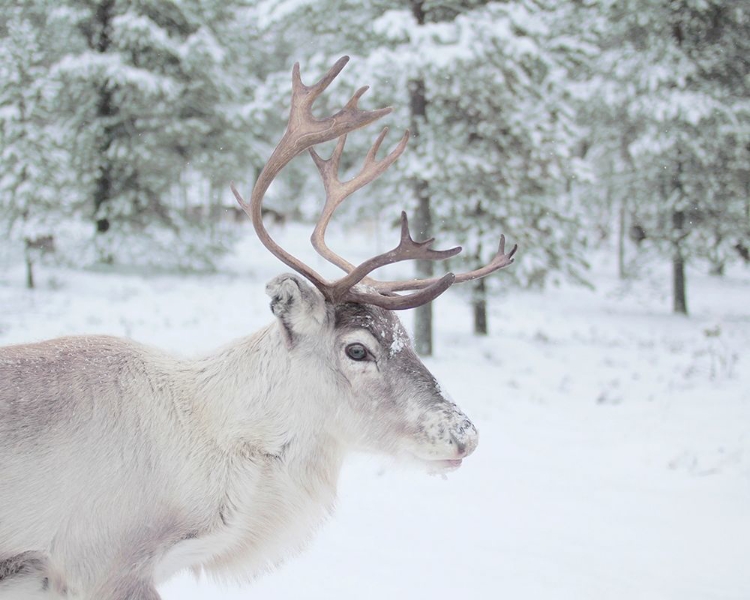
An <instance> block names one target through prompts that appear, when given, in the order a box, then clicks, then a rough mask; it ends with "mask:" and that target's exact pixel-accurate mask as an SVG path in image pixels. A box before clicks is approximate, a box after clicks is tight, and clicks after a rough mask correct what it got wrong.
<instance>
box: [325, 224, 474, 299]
mask: <svg viewBox="0 0 750 600" xmlns="http://www.w3.org/2000/svg"><path fill="white" fill-rule="evenodd" d="M434 241H435V240H434V239H429V240H425V241H423V242H415V241H414V239H413V238H412V237H411V233H410V232H409V220H408V219H407V217H406V213H405V212H402V213H401V240H400V241H399V244H398V246H396V247H395V248H394V249H393V250H389V251H388V252H384V253H383V254H378V255H377V256H374V257H372V258H370V259H368V260H366V261H365V262H363V263H362V264H361V265H359V266H358V267H356V268H354V269H352V270H351V271H350V272H349V273H348V274H347V275H346V276H345V277H342V278H341V279H339V280H338V281H336V282H335V283H334V284H333V287H332V289H331V292H330V295H331V298H333V299H334V300H335V301H339V300H341V299H343V298H345V297H346V295H347V292H349V291H350V290H351V289H352V288H353V287H354V286H355V285H357V284H358V283H359V282H360V281H362V280H363V279H364V278H365V277H366V276H367V275H368V274H369V273H371V272H372V271H374V270H375V269H379V268H380V267H384V266H386V265H391V264H393V263H397V262H401V261H404V260H445V259H446V258H450V257H451V256H455V255H456V254H458V253H459V252H461V247H460V246H456V247H455V248H450V249H448V250H433V249H432V248H430V245H431V244H432V242H434ZM450 275H451V277H450V280H451V284H452V283H453V281H454V279H455V276H454V275H453V274H452V273H451V274H450ZM442 279H445V278H441V279H440V280H439V279H435V280H433V281H430V283H429V284H428V285H426V286H424V287H425V288H428V287H430V286H432V285H434V284H437V283H438V282H439V281H441V280H442ZM445 280H446V281H447V279H445ZM443 283H444V282H443ZM451 284H448V286H450V285H451ZM441 285H442V284H441ZM448 286H446V287H445V288H444V289H443V291H445V289H447V288H448ZM373 287H374V288H375V289H376V290H377V291H378V292H380V291H382V290H381V289H380V285H379V282H374V284H373ZM441 293H442V292H441ZM371 304H375V305H378V306H380V305H381V304H380V303H379V302H377V301H375V300H373V301H372V302H371ZM415 306H416V305H415Z"/></svg>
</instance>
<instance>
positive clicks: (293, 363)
mask: <svg viewBox="0 0 750 600" xmlns="http://www.w3.org/2000/svg"><path fill="white" fill-rule="evenodd" d="M190 372H191V374H192V378H193V381H194V390H195V391H194V397H195V407H194V410H195V413H196V416H198V418H199V420H200V421H201V422H202V426H203V428H204V429H205V430H206V431H205V433H207V434H208V435H209V436H211V437H212V438H214V439H215V440H216V441H217V442H218V443H219V445H220V446H221V447H223V448H226V449H229V448H238V447H244V448H247V449H248V451H255V452H258V453H260V454H265V455H269V456H281V455H284V454H286V455H295V454H297V453H299V454H300V455H302V456H308V455H310V453H311V452H312V453H318V452H323V451H324V450H323V449H324V448H325V449H326V450H325V452H326V453H329V450H328V449H336V452H338V450H337V449H338V446H339V444H338V443H337V442H336V441H335V440H334V438H333V437H332V436H331V435H330V434H329V432H328V428H327V424H328V423H330V421H331V418H330V417H331V415H330V413H331V408H330V401H329V398H328V397H329V396H330V394H326V393H325V391H324V388H325V384H324V382H322V381H321V380H320V378H321V376H325V375H324V373H321V370H320V366H319V365H318V364H317V358H316V357H315V356H314V355H312V354H311V355H310V356H302V357H300V356H294V357H292V355H291V354H290V351H289V349H288V348H287V346H286V343H285V340H284V338H283V335H282V333H281V332H280V331H279V328H278V326H277V325H276V324H275V323H273V324H271V325H269V326H268V327H265V328H264V329H262V330H260V331H258V332H257V333H255V334H254V335H252V336H250V337H246V338H241V339H239V340H235V341H234V342H232V343H230V344H228V345H226V346H224V347H223V348H220V349H219V350H217V351H216V352H214V353H212V354H210V355H208V356H205V357H203V358H200V359H198V360H196V361H193V362H192V363H191V368H190ZM336 452H334V453H336ZM288 458H292V456H288Z"/></svg>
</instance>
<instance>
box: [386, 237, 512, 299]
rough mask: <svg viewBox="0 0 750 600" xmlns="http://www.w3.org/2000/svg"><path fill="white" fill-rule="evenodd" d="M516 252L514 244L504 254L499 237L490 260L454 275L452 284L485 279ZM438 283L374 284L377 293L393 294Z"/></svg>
mask: <svg viewBox="0 0 750 600" xmlns="http://www.w3.org/2000/svg"><path fill="white" fill-rule="evenodd" d="M517 250H518V244H514V245H513V248H511V250H510V252H508V254H505V236H504V235H501V236H500V244H499V245H498V249H497V252H496V253H495V256H493V257H492V260H490V262H488V263H487V264H486V265H484V266H483V267H480V268H478V269H474V270H473V271H468V272H466V273H459V274H458V275H456V280H455V282H454V283H463V282H465V281H472V280H474V279H479V278H481V277H486V276H487V275H489V274H490V273H494V272H495V271H499V270H500V269H504V268H505V267H507V266H508V265H511V264H512V263H513V261H514V260H515V259H514V258H513V256H514V255H515V253H516V251H517ZM437 281H439V278H437V277H435V278H431V279H413V280H411V281H380V282H377V283H376V284H375V288H376V289H377V290H378V291H379V292H383V293H393V292H405V291H408V290H422V289H426V288H429V287H430V286H432V285H434V284H435V282H437Z"/></svg>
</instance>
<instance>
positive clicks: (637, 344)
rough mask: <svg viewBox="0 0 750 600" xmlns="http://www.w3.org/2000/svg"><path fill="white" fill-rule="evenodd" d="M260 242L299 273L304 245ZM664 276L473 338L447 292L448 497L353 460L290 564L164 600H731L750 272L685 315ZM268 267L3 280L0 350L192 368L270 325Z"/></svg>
mask: <svg viewBox="0 0 750 600" xmlns="http://www.w3.org/2000/svg"><path fill="white" fill-rule="evenodd" d="M275 235H277V236H278V237H279V238H280V239H281V240H282V244H283V245H288V246H289V247H291V248H292V250H293V251H294V252H298V253H299V254H301V255H302V256H305V257H309V256H311V254H312V252H311V251H310V250H309V246H307V242H306V238H307V230H305V231H304V232H302V231H301V230H300V229H298V228H297V227H296V226H289V227H287V228H286V229H285V230H280V231H278V232H275ZM393 235H395V234H393ZM388 239H391V238H390V237H389V238H386V240H388ZM370 242H372V240H367V239H365V240H362V239H360V237H359V236H357V235H355V234H354V233H350V234H349V238H343V239H341V238H340V239H339V240H338V244H332V245H333V247H334V248H335V247H337V245H338V247H345V248H347V249H351V248H353V249H354V250H353V251H354V252H355V254H356V251H361V252H362V253H367V252H372V251H373V248H372V246H373V243H370ZM387 243H388V242H387V241H386V242H384V244H387ZM303 248H304V249H303ZM347 252H349V250H347ZM348 255H349V254H347V256H348ZM520 260H523V254H522V253H521V256H520ZM312 265H313V266H314V267H315V268H321V265H320V263H319V262H317V261H312ZM511 268H512V267H511ZM668 268H669V265H668V264H665V265H664V269H663V273H662V272H657V273H655V274H654V275H652V276H650V277H648V278H646V279H644V280H642V281H639V282H638V283H635V284H631V285H630V286H629V289H628V290H627V292H625V291H624V290H623V289H622V286H621V284H620V283H619V282H618V281H617V280H616V279H615V278H614V277H613V276H612V275H611V273H613V272H614V268H613V267H612V266H611V265H608V264H606V261H602V264H600V266H598V267H596V268H594V269H593V271H592V273H591V280H592V282H593V283H594V284H595V285H596V290H594V291H591V290H588V289H584V288H571V287H568V286H563V287H561V288H550V289H548V290H547V291H545V292H544V293H533V292H521V291H511V292H509V293H508V294H506V295H503V296H501V297H499V298H496V299H494V300H493V301H491V303H490V327H491V330H492V332H491V334H490V335H489V336H488V337H486V338H483V339H480V338H477V337H474V336H473V335H472V334H471V310H470V307H469V305H468V303H467V302H466V298H467V296H466V294H462V293H461V292H459V291H453V290H451V291H449V292H448V293H447V294H446V295H445V296H444V297H442V298H440V299H439V300H438V301H437V302H436V303H435V314H436V356H435V357H434V358H431V359H428V360H427V361H426V363H427V365H428V366H429V367H430V368H431V370H432V371H433V373H434V374H435V375H436V376H437V377H438V379H439V380H440V381H441V383H442V386H443V388H444V389H446V390H448V391H449V392H450V393H451V394H452V396H453V398H454V399H455V400H456V402H457V403H458V404H459V406H461V407H462V408H463V409H464V411H465V412H466V413H467V414H468V415H469V416H470V417H471V418H472V420H473V421H474V422H475V423H476V425H477V427H478V429H479V431H480V436H481V437H480V445H479V448H478V450H477V452H476V453H475V454H474V455H473V456H472V457H471V458H470V459H468V460H467V461H466V462H465V464H464V466H463V467H462V468H461V469H460V470H458V471H457V472H455V473H452V474H450V475H449V476H448V478H447V480H443V479H441V478H438V477H429V476H427V475H424V474H422V473H420V472H416V471H412V470H410V469H407V468H405V467H402V466H399V465H394V464H392V463H390V462H389V461H387V460H385V459H380V458H373V457H355V458H354V459H352V460H351V461H349V462H348V463H347V465H346V467H345V469H344V471H343V473H342V477H341V485H340V495H339V502H338V508H337V512H336V514H335V515H334V517H333V518H332V519H331V520H330V522H328V523H327V524H326V525H325V526H324V527H323V529H322V530H321V532H320V533H319V535H318V536H317V537H316V539H315V541H314V542H313V544H312V545H311V547H310V548H309V549H308V550H307V551H306V552H305V553H304V554H302V555H301V556H299V557H295V558H294V559H291V560H289V562H288V563H287V564H286V565H285V566H283V567H281V568H280V569H278V570H277V571H276V572H274V573H272V574H269V575H265V576H264V577H262V578H260V579H259V580H257V581H256V582H254V583H252V584H248V585H244V586H242V587H231V586H230V587H224V586H219V585H216V584H214V583H212V582H210V581H200V582H197V583H196V582H195V581H194V580H193V579H192V578H191V577H189V576H188V575H184V576H180V577H178V578H176V579H175V580H174V581H172V582H170V583H168V584H167V585H165V586H163V589H162V593H163V596H164V598H165V599H166V600H177V599H191V600H197V599H199V598H223V599H227V600H233V599H239V598H254V599H256V600H265V599H269V600H270V599H272V598H273V599H280V598H306V599H309V600H316V599H320V600H322V599H326V600H330V599H333V600H337V599H340V600H344V599H346V600H351V599H356V600H371V599H372V600H374V599H378V600H382V598H396V599H400V598H403V599H410V600H416V599H422V598H425V599H428V598H429V599H430V600H441V599H455V598H471V599H485V598H486V599H497V598H513V599H515V600H518V599H534V600H548V599H549V600H557V599H575V600H585V599H591V600H602V599H623V600H625V599H627V600H635V599H648V600H657V599H659V600H662V599H674V600H690V599H696V600H697V599H701V600H709V599H724V600H729V599H737V600H740V599H743V600H747V599H748V598H750V366H749V364H748V361H750V353H749V352H748V348H750V303H749V302H748V299H750V271H748V270H742V269H740V270H738V271H735V272H732V273H731V274H730V275H729V276H727V277H725V278H723V279H716V278H709V277H707V276H703V275H700V274H698V273H694V272H690V273H689V280H688V285H689V302H690V305H691V311H692V315H691V316H690V317H689V318H680V317H676V316H672V315H670V314H669V289H668V285H669V278H668ZM282 270H283V266H281V265H280V264H279V263H278V262H276V261H275V260H274V259H271V258H270V257H269V256H268V254H267V253H266V251H265V250H263V249H262V248H261V247H260V245H259V244H258V243H257V241H256V240H255V239H254V237H253V235H252V234H251V229H250V228H248V229H247V233H246V235H243V237H242V240H241V242H240V243H239V244H238V246H237V248H236V251H235V252H234V253H233V254H232V255H231V256H229V257H227V259H226V260H225V263H224V268H223V269H222V272H221V273H219V274H216V275H210V276H197V275H193V276H185V275H159V276H156V275H153V276H138V275H133V274H112V273H107V274H103V273H93V272H80V271H71V270H66V269H61V268H52V267H47V268H42V269H40V270H39V273H38V278H37V279H38V282H39V289H37V290H35V291H33V292H29V291H27V290H25V289H24V288H23V281H24V275H23V269H22V268H21V267H20V266H19V267H12V268H6V269H4V270H0V344H9V343H16V342H27V341H35V340H40V339H44V338H49V337H54V336H59V335H63V334H76V333H109V334H115V335H125V336H130V337H132V338H135V339H137V340H139V341H142V342H146V343H151V344H154V345H158V346H160V347H163V348H167V349H171V350H173V351H175V352H182V353H187V352H189V353H197V352H202V351H205V350H208V349H210V348H212V347H215V346H219V345H221V344H223V343H225V342H226V341H228V340H230V339H231V338H233V337H236V336H237V335H242V334H243V333H244V332H247V333H248V334H249V333H251V332H253V331H254V330H255V329H257V328H258V327H260V326H261V325H264V324H265V323H267V322H269V321H270V319H271V318H272V317H271V315H270V312H269V310H268V299H267V298H266V296H265V294H264V293H263V288H264V285H265V282H266V281H267V280H268V279H270V278H271V277H272V276H273V275H276V274H277V273H279V272H281V271H282ZM496 277H499V278H502V275H498V276H496ZM403 317H404V319H405V320H406V321H407V323H408V322H409V321H410V318H411V316H410V315H409V314H405V315H403Z"/></svg>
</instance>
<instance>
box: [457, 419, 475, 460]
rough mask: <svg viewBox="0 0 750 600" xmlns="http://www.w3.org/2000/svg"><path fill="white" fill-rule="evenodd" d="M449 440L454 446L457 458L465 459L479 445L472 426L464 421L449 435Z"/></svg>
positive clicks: (467, 421)
mask: <svg viewBox="0 0 750 600" xmlns="http://www.w3.org/2000/svg"><path fill="white" fill-rule="evenodd" d="M451 440H452V442H453V444H454V445H455V446H456V450H457V453H458V458H466V457H467V456H469V455H470V454H471V453H472V452H474V450H476V449H477V446H478V445H479V433H478V432H477V428H476V427H474V424H473V423H472V422H471V421H469V420H468V419H465V420H464V421H463V422H462V423H461V424H460V425H459V426H458V427H456V429H455V430H454V431H453V432H452V433H451Z"/></svg>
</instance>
